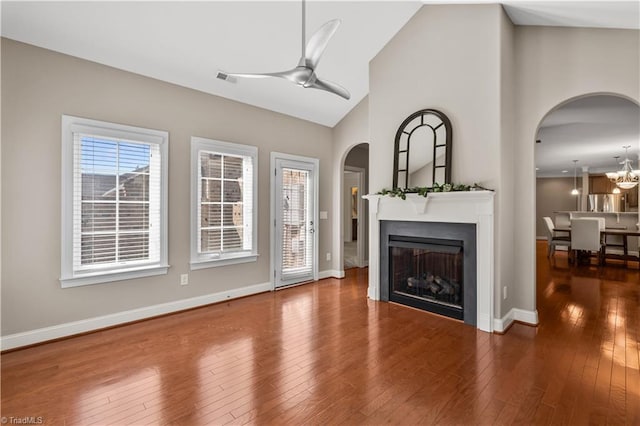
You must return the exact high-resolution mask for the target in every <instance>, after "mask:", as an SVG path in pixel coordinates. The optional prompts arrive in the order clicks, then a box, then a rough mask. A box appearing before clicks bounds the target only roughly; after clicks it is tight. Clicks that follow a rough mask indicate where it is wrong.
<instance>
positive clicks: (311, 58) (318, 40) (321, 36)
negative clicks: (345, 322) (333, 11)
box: [303, 19, 341, 70]
mask: <svg viewBox="0 0 640 426" xmlns="http://www.w3.org/2000/svg"><path fill="white" fill-rule="evenodd" d="M340 22H341V21H340V20H339V19H333V20H331V21H329V22H327V23H326V24H324V25H323V26H321V27H320V29H319V30H318V31H316V32H315V33H313V35H312V36H311V38H310V39H309V42H308V43H307V47H306V49H305V55H304V56H305V58H304V59H305V65H306V66H307V67H308V68H311V69H312V70H313V69H315V68H316V66H317V65H318V62H319V61H320V57H321V56H322V54H323V53H324V50H325V49H326V48H327V44H329V40H331V37H333V34H334V33H335V32H336V30H337V29H338V27H339V26H340ZM303 37H304V35H303Z"/></svg>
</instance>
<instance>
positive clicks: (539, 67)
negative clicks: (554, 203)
mask: <svg viewBox="0 0 640 426" xmlns="http://www.w3.org/2000/svg"><path fill="white" fill-rule="evenodd" d="M515 48H516V67H515V76H516V81H515V82H516V87H515V91H514V93H515V112H516V118H515V123H516V127H515V129H516V131H515V135H514V136H515V137H514V142H515V144H516V147H515V156H514V161H516V162H517V167H518V168H517V173H515V175H514V177H515V184H516V188H517V190H516V191H515V203H514V210H513V215H514V217H515V227H514V230H515V231H517V232H516V238H515V245H514V253H515V262H514V266H515V269H516V271H518V286H519V290H518V291H516V292H515V294H514V296H515V297H516V299H515V300H514V304H515V306H518V307H520V308H522V309H528V310H533V309H535V306H536V297H535V282H536V269H535V255H536V254H535V237H536V208H535V201H536V200H535V197H536V177H535V165H534V159H535V155H534V150H535V147H534V145H535V136H536V133H537V130H538V126H539V124H540V122H541V121H542V119H543V118H544V116H545V115H546V114H547V113H549V112H550V111H551V110H552V109H554V108H555V107H557V106H558V105H559V104H561V103H563V102H565V101H567V100H569V99H572V98H575V97H577V96H582V95H584V94H592V93H613V94H619V95H623V96H626V97H627V98H629V99H632V100H634V101H635V102H638V101H639V100H640V81H639V80H640V79H639V78H638V75H640V69H639V65H640V31H637V30H612V29H593V28H561V27H516V31H515Z"/></svg>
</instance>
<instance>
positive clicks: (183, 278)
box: [180, 274, 189, 285]
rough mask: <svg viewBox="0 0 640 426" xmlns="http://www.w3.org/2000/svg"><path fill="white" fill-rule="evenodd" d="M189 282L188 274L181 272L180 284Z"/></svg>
mask: <svg viewBox="0 0 640 426" xmlns="http://www.w3.org/2000/svg"><path fill="white" fill-rule="evenodd" d="M187 284H189V274H181V275H180V285H187Z"/></svg>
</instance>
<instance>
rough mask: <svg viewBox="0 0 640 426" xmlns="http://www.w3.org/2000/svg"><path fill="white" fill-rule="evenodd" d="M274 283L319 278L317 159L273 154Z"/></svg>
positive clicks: (278, 285)
mask: <svg viewBox="0 0 640 426" xmlns="http://www.w3.org/2000/svg"><path fill="white" fill-rule="evenodd" d="M272 168H273V175H272V177H273V178H274V183H275V184H274V185H272V197H271V198H272V200H271V205H272V217H273V224H274V228H273V236H274V237H273V244H272V249H273V250H272V253H273V256H272V259H273V269H274V286H275V287H276V288H277V287H283V286H287V285H292V284H297V283H301V282H305V281H311V280H315V279H317V275H318V268H317V237H316V224H317V219H318V218H317V188H318V181H317V179H318V160H317V159H312V158H306V157H297V156H291V155H286V154H277V153H273V154H272Z"/></svg>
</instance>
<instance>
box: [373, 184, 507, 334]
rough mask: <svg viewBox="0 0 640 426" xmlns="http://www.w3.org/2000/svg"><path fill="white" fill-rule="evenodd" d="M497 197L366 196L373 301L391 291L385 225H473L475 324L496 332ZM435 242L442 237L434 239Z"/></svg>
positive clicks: (481, 193)
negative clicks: (384, 248)
mask: <svg viewBox="0 0 640 426" xmlns="http://www.w3.org/2000/svg"><path fill="white" fill-rule="evenodd" d="M494 196H495V193H494V192H492V191H468V192H443V193H430V194H429V196H428V197H426V198H425V197H423V196H420V195H417V194H407V197H406V200H402V199H400V198H397V197H389V196H384V195H377V194H370V195H366V196H364V197H363V198H365V199H366V200H368V202H369V236H370V238H369V244H370V250H369V288H368V296H369V298H370V299H372V300H384V299H383V298H382V297H381V296H382V292H383V291H385V290H383V287H386V288H387V290H386V291H388V288H389V287H388V282H387V283H385V284H382V283H381V281H382V280H381V276H382V273H381V265H382V259H381V249H380V247H381V243H382V241H381V237H382V233H381V230H382V224H383V223H384V222H386V221H391V222H428V223H432V224H437V223H439V224H473V225H474V227H475V251H476V256H475V257H476V270H475V274H474V275H475V279H476V284H475V291H476V298H475V299H476V300H475V322H474V323H475V326H476V327H477V328H478V329H480V330H482V331H487V332H492V331H493V319H494V312H493V310H494V262H495V252H494ZM385 226H386V225H385ZM431 238H438V237H437V236H431ZM453 239H454V240H455V239H459V238H453ZM386 261H388V259H386ZM387 274H388V271H387ZM471 315H473V314H471ZM465 322H466V321H465ZM469 323H473V322H469Z"/></svg>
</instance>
